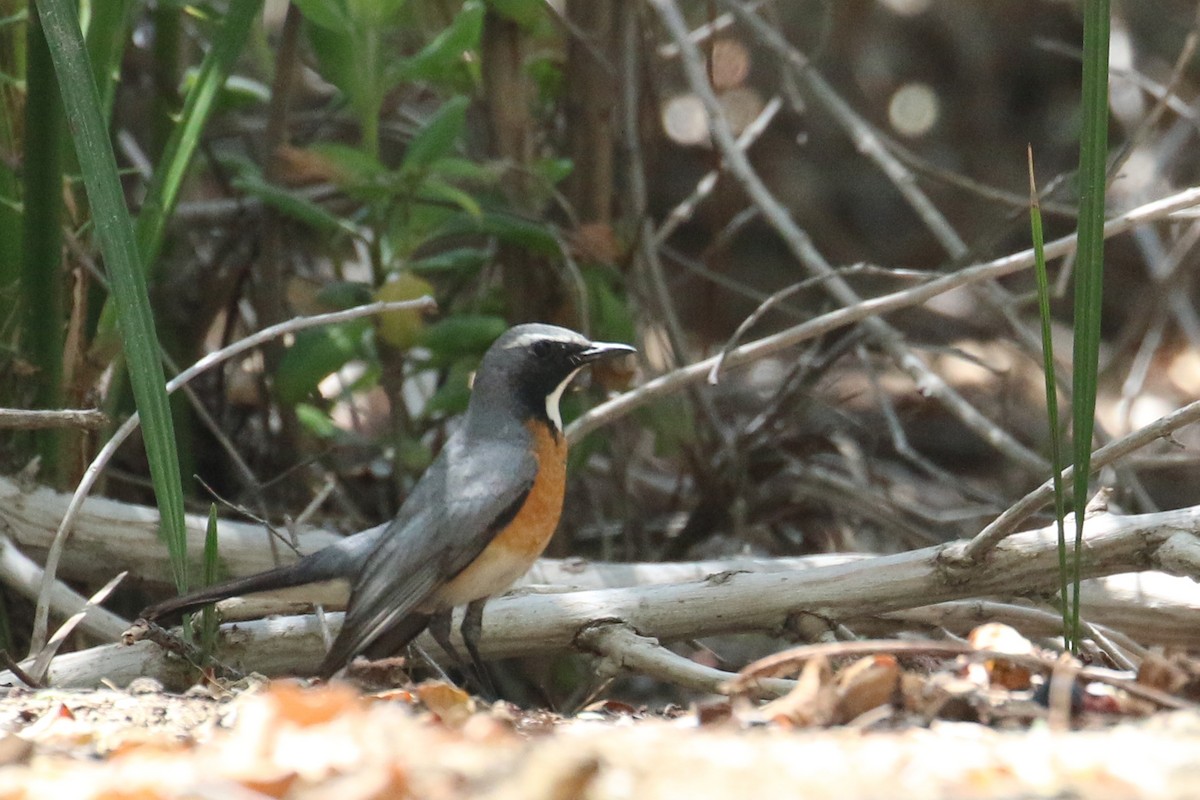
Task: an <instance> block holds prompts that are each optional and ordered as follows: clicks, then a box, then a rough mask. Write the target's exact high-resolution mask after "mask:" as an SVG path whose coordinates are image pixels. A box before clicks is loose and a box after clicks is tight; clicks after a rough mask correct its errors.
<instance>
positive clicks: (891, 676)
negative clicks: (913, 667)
mask: <svg viewBox="0 0 1200 800" xmlns="http://www.w3.org/2000/svg"><path fill="white" fill-rule="evenodd" d="M899 691H900V664H899V662H897V661H896V657H895V656H893V655H889V654H887V653H880V654H879V655H874V656H867V657H866V658H860V659H859V660H858V661H855V662H854V663H853V664H851V665H850V666H849V667H847V668H846V669H844V670H842V672H841V673H840V674H839V675H838V680H837V705H836V708H835V713H834V722H838V723H843V722H849V721H850V720H852V719H854V718H856V717H858V716H859V715H861V714H864V713H866V712H867V711H870V710H871V709H873V708H878V707H879V706H882V705H886V704H888V703H892V702H894V701H895V700H896V699H897V698H898V697H899Z"/></svg>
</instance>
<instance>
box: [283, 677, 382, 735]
mask: <svg viewBox="0 0 1200 800" xmlns="http://www.w3.org/2000/svg"><path fill="white" fill-rule="evenodd" d="M267 697H269V698H270V699H271V700H273V701H274V702H275V705H276V708H277V709H278V715H279V718H280V720H281V721H286V722H291V723H293V724H295V725H298V726H300V727H302V728H303V727H307V726H309V725H322V724H324V723H326V722H329V721H330V720H332V719H334V718H335V717H339V716H341V715H342V714H346V713H348V712H352V711H358V710H361V709H362V708H363V700H362V697H361V696H360V695H359V693H358V690H356V689H355V688H354V687H352V686H350V685H349V684H345V683H330V684H327V685H325V686H319V687H304V686H301V685H300V684H298V683H294V682H292V681H277V682H275V683H272V684H271V686H270V688H269V689H268V691H267Z"/></svg>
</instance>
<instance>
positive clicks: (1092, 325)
mask: <svg viewBox="0 0 1200 800" xmlns="http://www.w3.org/2000/svg"><path fill="white" fill-rule="evenodd" d="M1108 40H1109V2H1108V0H1084V4H1083V130H1082V132H1081V134H1080V140H1079V253H1078V259H1077V261H1076V267H1075V347H1074V356H1073V360H1074V379H1073V381H1072V416H1073V421H1074V426H1075V440H1074V457H1075V458H1074V460H1075V478H1074V486H1073V491H1072V498H1073V500H1074V506H1075V553H1074V581H1073V583H1074V594H1073V596H1072V601H1071V627H1072V642H1073V643H1074V644H1075V645H1078V642H1079V559H1080V558H1081V557H1082V552H1081V550H1082V546H1083V523H1084V510H1085V509H1086V507H1087V499H1088V475H1089V473H1090V472H1091V461H1092V431H1093V426H1094V419H1095V413H1096V373H1097V371H1098V368H1099V359H1100V309H1101V301H1102V299H1103V287H1104V195H1105V188H1106V185H1107V182H1106V167H1107V160H1108Z"/></svg>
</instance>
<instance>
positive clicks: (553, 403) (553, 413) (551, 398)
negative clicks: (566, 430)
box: [546, 367, 583, 433]
mask: <svg viewBox="0 0 1200 800" xmlns="http://www.w3.org/2000/svg"><path fill="white" fill-rule="evenodd" d="M580 369H583V368H582V367H580V368H579V369H576V370H574V371H572V372H571V374H570V375H568V376H567V377H566V378H564V379H563V382H562V383H560V384H559V385H558V386H556V387H555V388H554V391H553V392H551V393H550V394H548V395H546V416H547V417H549V418H550V424H551V425H553V426H554V430H555V431H557V432H558V433H562V429H563V424H562V412H561V411H559V409H558V401H559V400H561V399H562V393H563V392H564V391H565V390H566V388H567V384H568V383H570V382H571V379H572V378H574V377H575V376H576V375H578V374H579V370H580Z"/></svg>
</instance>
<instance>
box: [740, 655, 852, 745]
mask: <svg viewBox="0 0 1200 800" xmlns="http://www.w3.org/2000/svg"><path fill="white" fill-rule="evenodd" d="M837 701H838V698H837V689H836V687H835V686H834V681H833V670H832V668H830V666H829V659H827V658H825V657H823V656H818V657H817V658H812V659H809V660H808V661H806V662H805V664H804V669H803V670H802V671H801V672H800V677H799V678H798V679H797V680H796V686H795V687H794V688H793V689H792V690H791V691H790V692H788V693H787V694H785V695H784V696H783V697H780V698H778V699H776V700H772V701H771V702H769V703H767V704H766V705H764V706H763V707H762V708H761V709H759V714H760V715H761V717H762V718H763V719H768V720H771V721H773V722H777V723H781V724H786V725H792V726H796V727H808V726H813V725H828V724H829V723H830V722H832V721H833V717H834V708H835V706H836V705H837Z"/></svg>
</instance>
